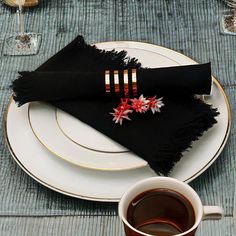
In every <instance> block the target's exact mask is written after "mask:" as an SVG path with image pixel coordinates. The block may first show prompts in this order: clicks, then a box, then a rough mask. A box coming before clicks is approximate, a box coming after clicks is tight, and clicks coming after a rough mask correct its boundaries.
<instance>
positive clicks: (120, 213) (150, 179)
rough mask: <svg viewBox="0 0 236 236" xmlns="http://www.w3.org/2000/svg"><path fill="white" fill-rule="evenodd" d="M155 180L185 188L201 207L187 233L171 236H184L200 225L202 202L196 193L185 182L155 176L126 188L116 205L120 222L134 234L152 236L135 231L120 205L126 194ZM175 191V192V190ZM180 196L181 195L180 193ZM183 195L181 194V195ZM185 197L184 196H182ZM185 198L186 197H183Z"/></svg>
mask: <svg viewBox="0 0 236 236" xmlns="http://www.w3.org/2000/svg"><path fill="white" fill-rule="evenodd" d="M155 179H157V180H158V179H165V180H168V181H172V182H175V183H176V184H180V185H182V186H183V187H185V188H187V189H188V190H189V191H191V192H192V194H193V195H194V197H195V199H196V201H197V202H198V204H199V206H201V208H200V209H199V210H200V211H199V214H198V216H196V215H195V218H196V219H195V223H194V225H193V226H192V227H191V228H190V229H188V230H187V231H185V232H183V233H180V234H175V235H173V236H184V235H186V234H188V233H190V232H192V231H194V230H195V229H196V228H197V227H198V226H199V224H200V222H201V220H202V218H203V205H202V202H201V199H200V197H199V196H198V194H197V193H196V191H195V190H194V189H193V188H192V187H191V186H189V185H188V184H186V183H185V182H182V181H180V180H177V179H175V178H171V177H164V176H156V177H150V178H146V179H143V180H141V181H138V182H136V183H135V184H134V185H132V186H131V187H130V188H128V189H127V190H126V192H125V193H124V194H123V195H122V197H121V199H120V201H119V205H118V214H119V217H120V219H121V220H122V222H123V223H124V224H126V226H127V227H129V228H130V229H132V230H133V231H134V232H136V233H138V234H140V235H142V236H153V235H151V234H147V233H144V232H141V231H139V230H137V229H135V228H134V227H133V226H132V225H131V224H130V223H129V222H128V221H127V220H126V217H125V216H124V215H123V213H122V205H123V203H124V201H125V198H126V197H127V196H128V194H129V193H130V192H131V191H132V190H134V189H135V188H136V187H137V186H139V185H142V184H143V183H145V182H147V181H152V180H155ZM175 191H176V190H175ZM181 194H182V193H181ZM182 195H183V194H182ZM184 196H185V195H184ZM185 197H186V196H185ZM194 213H195V214H196V212H195V210H194Z"/></svg>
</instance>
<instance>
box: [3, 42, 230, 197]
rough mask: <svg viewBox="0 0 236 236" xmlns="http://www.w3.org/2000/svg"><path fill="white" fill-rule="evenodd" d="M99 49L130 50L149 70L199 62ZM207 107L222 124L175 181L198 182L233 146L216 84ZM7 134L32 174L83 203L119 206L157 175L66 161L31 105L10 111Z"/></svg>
mask: <svg viewBox="0 0 236 236" xmlns="http://www.w3.org/2000/svg"><path fill="white" fill-rule="evenodd" d="M97 46H98V47H99V48H101V49H107V50H109V49H113V48H115V49H117V50H123V49H124V50H127V51H128V54H129V55H130V56H132V57H133V56H135V57H137V58H142V59H140V61H141V62H142V64H143V66H149V67H155V66H156V64H157V61H158V65H159V66H160V67H161V66H175V65H177V64H179V65H186V64H194V63H196V62H194V61H193V60H191V59H190V58H188V57H186V56H184V55H182V54H180V53H178V52H175V51H173V50H170V49H167V48H163V47H159V46H156V45H151V44H146V43H138V42H107V43H99V44H97ZM143 54H144V55H146V56H145V58H143V57H142V55H143ZM144 59H145V60H144ZM207 102H209V103H212V104H213V105H214V106H215V107H217V108H218V109H219V111H220V115H219V116H218V117H217V121H218V123H217V124H216V125H215V126H214V127H213V128H212V129H210V130H209V131H207V132H206V133H205V134H204V135H203V136H202V137H201V138H200V140H198V141H196V142H194V144H193V148H192V149H191V150H190V151H189V152H186V153H185V154H184V157H183V158H182V159H181V160H180V161H179V162H178V163H177V164H176V165H175V167H174V169H173V171H172V173H171V175H170V176H171V177H174V178H176V179H179V180H182V181H185V182H189V181H191V180H193V179H194V178H196V177H197V176H198V175H200V174H201V173H202V172H204V171H205V170H206V169H207V168H208V167H209V166H210V165H211V164H212V163H213V162H214V161H215V160H216V158H217V157H218V156H219V154H220V152H221V151H222V149H223V147H224V145H225V143H226V141H227V138H228V135H229V131H230V124H231V122H230V108H229V104H228V101H227V98H226V96H225V93H224V91H223V89H222V87H221V86H220V84H219V83H218V82H217V81H216V80H214V84H213V94H212V96H211V97H207ZM5 134H6V140H7V143H8V146H9V149H10V151H11V154H12V156H13V158H14V159H15V160H16V162H17V163H18V164H19V166H20V167H21V168H22V169H23V170H24V171H25V172H26V173H27V174H29V175H30V176H31V177H33V178H34V179H35V180H37V181H38V182H40V183H42V184H43V185H45V186H47V187H49V188H51V189H53V190H55V191H58V192H60V193H63V194H66V195H70V196H74V197H77V198H83V199H88V200H97V201H119V199H120V197H121V196H122V194H123V193H124V191H125V190H126V189H127V188H128V187H129V186H131V185H132V184H134V183H135V182H137V181H138V180H141V179H144V178H148V177H152V176H155V175H156V174H155V173H154V172H153V171H152V170H151V169H150V168H149V167H148V166H145V167H142V168H138V169H132V170H125V171H100V170H94V169H88V168H82V167H78V166H76V165H73V164H70V163H68V162H64V161H63V160H60V159H59V158H57V157H56V156H55V155H54V154H52V152H50V151H48V150H47V149H46V148H45V147H44V146H43V145H42V144H41V143H40V142H39V141H38V139H37V138H36V137H35V135H34V133H33V131H32V129H31V127H30V124H29V120H28V105H24V106H22V107H21V108H17V106H16V105H15V103H14V102H13V101H12V100H10V102H9V106H8V109H7V112H6V118H5ZM87 151H89V150H87Z"/></svg>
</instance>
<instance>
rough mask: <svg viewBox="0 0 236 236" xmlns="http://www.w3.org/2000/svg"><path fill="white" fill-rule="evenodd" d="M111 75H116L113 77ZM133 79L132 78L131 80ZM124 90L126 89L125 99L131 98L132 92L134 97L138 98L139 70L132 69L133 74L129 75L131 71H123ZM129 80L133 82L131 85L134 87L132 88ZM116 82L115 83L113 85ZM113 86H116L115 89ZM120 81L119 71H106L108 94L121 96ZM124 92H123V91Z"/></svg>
mask: <svg viewBox="0 0 236 236" xmlns="http://www.w3.org/2000/svg"><path fill="white" fill-rule="evenodd" d="M111 73H113V74H111ZM111 75H114V77H113V76H111ZM130 77H131V78H130ZM120 79H123V81H122V82H123V86H124V87H123V88H124V96H125V97H129V96H130V95H131V92H133V93H132V94H133V97H136V96H137V95H138V87H137V70H136V69H131V74H130V73H129V70H124V71H123V78H120ZM113 80H114V81H113ZM129 80H131V81H130V82H131V85H132V87H130V85H129ZM113 82H114V83H113ZM111 84H112V85H113V84H114V88H113V86H112V88H111ZM120 86H121V85H120V81H119V71H118V70H114V71H109V70H106V71H105V90H106V94H109V95H110V94H112V95H113V94H114V95H116V96H120V95H121V94H120V93H121V90H122V89H123V88H122V89H121V88H120ZM122 91H123V90H122Z"/></svg>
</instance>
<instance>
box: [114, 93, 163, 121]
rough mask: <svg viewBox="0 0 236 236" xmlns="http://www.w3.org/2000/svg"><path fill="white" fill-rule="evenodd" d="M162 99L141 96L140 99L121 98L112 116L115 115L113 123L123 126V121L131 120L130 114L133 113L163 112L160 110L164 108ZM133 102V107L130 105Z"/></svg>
mask: <svg viewBox="0 0 236 236" xmlns="http://www.w3.org/2000/svg"><path fill="white" fill-rule="evenodd" d="M162 99H163V98H162V97H161V98H158V99H156V96H154V97H150V98H148V99H146V98H145V97H144V96H143V95H141V96H140V97H139V98H138V99H137V98H133V99H129V98H121V103H120V104H119V106H118V107H117V108H114V109H113V110H114V112H111V113H110V114H111V115H113V116H114V117H113V121H115V123H119V124H120V125H122V123H123V120H124V119H126V120H130V118H129V116H128V115H129V114H130V113H132V112H133V110H134V111H135V112H139V113H145V112H146V111H148V110H151V111H152V113H153V114H154V113H155V112H161V110H160V108H161V107H163V106H164V103H163V102H162ZM130 102H131V105H130V104H129V103H130Z"/></svg>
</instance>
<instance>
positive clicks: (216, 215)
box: [203, 206, 224, 220]
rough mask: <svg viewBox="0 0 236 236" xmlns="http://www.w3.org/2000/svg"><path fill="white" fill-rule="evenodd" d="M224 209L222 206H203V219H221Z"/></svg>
mask: <svg viewBox="0 0 236 236" xmlns="http://www.w3.org/2000/svg"><path fill="white" fill-rule="evenodd" d="M223 214H224V210H223V208H222V207H220V206H203V220H219V219H221V218H222V216H223Z"/></svg>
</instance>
